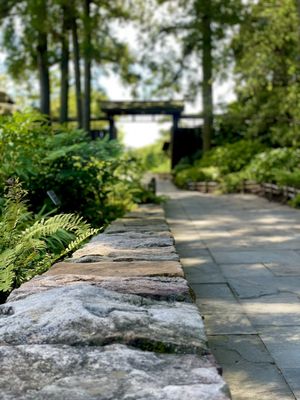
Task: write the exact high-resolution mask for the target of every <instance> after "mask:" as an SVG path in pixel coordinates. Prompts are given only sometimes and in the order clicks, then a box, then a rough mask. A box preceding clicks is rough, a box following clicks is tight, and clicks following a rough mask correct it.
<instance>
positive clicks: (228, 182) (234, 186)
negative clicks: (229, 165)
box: [221, 172, 245, 193]
mask: <svg viewBox="0 0 300 400" xmlns="http://www.w3.org/2000/svg"><path fill="white" fill-rule="evenodd" d="M244 179H245V178H244V174H243V173H242V172H236V173H232V174H228V175H225V176H224V177H223V179H222V181H221V191H222V192H223V193H236V192H239V191H241V190H242V185H243V180H244Z"/></svg>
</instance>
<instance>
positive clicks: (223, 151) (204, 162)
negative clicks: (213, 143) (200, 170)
mask: <svg viewBox="0 0 300 400" xmlns="http://www.w3.org/2000/svg"><path fill="white" fill-rule="evenodd" d="M264 149H265V147H264V145H262V144H261V143H260V142H259V141H249V140H240V141H238V142H236V143H228V144H226V145H224V146H220V147H216V148H214V149H212V150H210V151H208V152H207V153H205V154H204V155H203V157H202V158H201V159H200V160H198V161H196V163H195V165H196V166H199V167H218V168H219V170H220V172H221V174H223V175H225V174H228V173H231V172H238V171H240V170H241V169H242V168H244V167H245V166H246V165H247V164H248V163H249V162H250V161H251V160H252V159H253V157H254V156H255V155H256V154H257V153H260V152H262V151H263V150H264Z"/></svg>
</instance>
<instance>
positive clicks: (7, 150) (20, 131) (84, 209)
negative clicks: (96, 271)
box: [0, 113, 142, 226]
mask: <svg viewBox="0 0 300 400" xmlns="http://www.w3.org/2000/svg"><path fill="white" fill-rule="evenodd" d="M0 163H1V167H0V182H1V183H0V185H1V184H2V187H0V190H2V193H3V188H4V182H5V181H6V180H7V179H9V178H11V177H19V178H20V180H21V181H22V183H23V187H24V188H25V189H26V190H27V191H28V196H29V200H30V204H31V207H32V209H33V210H34V211H35V212H37V211H38V210H39V209H40V208H41V207H42V206H43V205H44V204H45V203H46V204H47V205H48V209H51V208H53V205H52V204H51V202H50V199H49V198H48V196H47V191H49V190H53V191H54V192H55V193H56V195H57V196H58V198H59V199H60V201H61V205H60V210H61V211H63V212H66V213H73V212H79V213H80V214H81V215H82V216H83V217H84V218H85V219H87V220H88V221H90V222H91V223H93V224H94V225H98V226H99V225H102V224H103V223H108V222H109V221H111V220H112V219H114V218H116V217H117V216H119V215H122V214H123V213H124V211H125V210H127V209H128V208H130V207H131V206H132V204H133V201H134V197H135V196H136V192H137V191H141V190H142V188H141V187H140V183H139V181H140V173H139V172H138V171H139V170H140V167H139V163H138V161H137V160H136V159H135V158H134V157H132V156H127V155H126V154H125V153H124V151H123V148H122V146H121V145H120V143H118V142H117V141H108V140H91V138H90V137H89V136H87V135H86V134H85V133H84V132H83V131H81V130H76V129H72V130H71V129H67V128H66V127H56V128H54V127H51V126H49V124H48V122H47V120H45V118H44V117H43V116H41V115H40V114H38V113H27V114H26V113H25V114H21V113H16V114H15V115H14V116H12V117H5V118H3V119H1V120H0Z"/></svg>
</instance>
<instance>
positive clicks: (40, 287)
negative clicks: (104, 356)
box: [8, 275, 192, 303]
mask: <svg viewBox="0 0 300 400" xmlns="http://www.w3.org/2000/svg"><path fill="white" fill-rule="evenodd" d="M82 283H90V284H92V285H95V286H98V287H102V288H104V289H107V290H112V291H115V292H118V293H127V294H135V295H139V296H142V297H149V298H151V299H155V300H164V301H185V302H189V303H190V302H192V292H191V289H190V288H189V286H188V284H187V281H186V280H185V279H183V278H164V277H153V278H147V277H145V278H103V277H97V276H86V275H49V276H47V275H42V276H37V277H35V278H33V279H31V280H30V281H28V282H26V283H23V285H22V286H21V287H20V288H18V289H15V290H14V291H13V292H12V293H11V294H10V296H9V298H8V301H16V300H20V299H23V298H25V297H27V296H29V295H31V294H34V293H40V292H43V291H45V290H50V289H54V288H57V287H63V286H69V285H78V284H82Z"/></svg>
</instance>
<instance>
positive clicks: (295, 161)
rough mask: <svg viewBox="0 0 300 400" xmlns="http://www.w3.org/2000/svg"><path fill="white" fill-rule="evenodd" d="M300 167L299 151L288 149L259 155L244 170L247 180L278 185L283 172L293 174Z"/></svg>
mask: <svg viewBox="0 0 300 400" xmlns="http://www.w3.org/2000/svg"><path fill="white" fill-rule="evenodd" d="M299 165H300V150H299V149H293V148H286V147H283V148H278V149H270V150H267V151H264V152H262V153H260V154H257V155H256V156H255V157H254V158H253V160H252V161H251V162H250V163H249V165H248V166H247V167H246V168H245V169H244V175H245V178H247V179H253V180H256V181H257V182H275V183H276V182H277V179H278V178H279V180H280V175H282V172H281V171H286V172H292V171H293V170H294V169H296V168H298V167H299ZM282 176H283V175H282ZM286 176H287V175H286Z"/></svg>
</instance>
